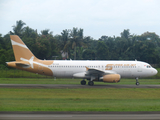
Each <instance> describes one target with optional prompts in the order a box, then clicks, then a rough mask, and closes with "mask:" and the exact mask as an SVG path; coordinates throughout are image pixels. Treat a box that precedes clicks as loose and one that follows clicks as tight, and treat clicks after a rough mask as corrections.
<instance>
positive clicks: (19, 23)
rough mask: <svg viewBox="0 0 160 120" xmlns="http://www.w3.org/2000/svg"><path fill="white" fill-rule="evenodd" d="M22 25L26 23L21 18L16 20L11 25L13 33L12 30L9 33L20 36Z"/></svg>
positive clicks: (22, 29) (22, 30)
mask: <svg viewBox="0 0 160 120" xmlns="http://www.w3.org/2000/svg"><path fill="white" fill-rule="evenodd" d="M24 25H26V23H24V22H23V21H22V20H19V21H17V22H16V25H13V26H12V27H13V32H14V33H13V32H10V33H11V34H15V35H18V36H20V37H22V33H23V32H24Z"/></svg>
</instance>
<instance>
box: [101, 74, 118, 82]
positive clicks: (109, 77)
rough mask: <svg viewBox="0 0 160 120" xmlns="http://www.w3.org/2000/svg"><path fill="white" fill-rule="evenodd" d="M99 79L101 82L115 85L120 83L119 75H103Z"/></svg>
mask: <svg viewBox="0 0 160 120" xmlns="http://www.w3.org/2000/svg"><path fill="white" fill-rule="evenodd" d="M100 79H101V80H103V82H109V83H117V82H119V81H120V79H121V76H120V75H119V74H109V75H104V76H103V77H101V78H100Z"/></svg>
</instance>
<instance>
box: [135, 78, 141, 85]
mask: <svg viewBox="0 0 160 120" xmlns="http://www.w3.org/2000/svg"><path fill="white" fill-rule="evenodd" d="M139 84H140V83H139V82H138V77H137V78H136V85H137V86H138V85H139Z"/></svg>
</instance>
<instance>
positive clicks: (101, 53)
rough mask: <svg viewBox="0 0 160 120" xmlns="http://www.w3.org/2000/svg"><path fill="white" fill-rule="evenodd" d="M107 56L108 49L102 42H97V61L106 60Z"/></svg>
mask: <svg viewBox="0 0 160 120" xmlns="http://www.w3.org/2000/svg"><path fill="white" fill-rule="evenodd" d="M108 55H109V51H108V47H107V45H106V44H105V43H104V41H98V45H97V59H98V60H107V58H108Z"/></svg>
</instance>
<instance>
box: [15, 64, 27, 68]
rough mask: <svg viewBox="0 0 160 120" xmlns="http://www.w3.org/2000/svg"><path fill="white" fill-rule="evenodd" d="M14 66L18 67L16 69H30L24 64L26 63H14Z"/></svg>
mask: <svg viewBox="0 0 160 120" xmlns="http://www.w3.org/2000/svg"><path fill="white" fill-rule="evenodd" d="M15 64H16V66H18V67H23V68H29V67H30V65H29V64H26V63H15Z"/></svg>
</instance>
